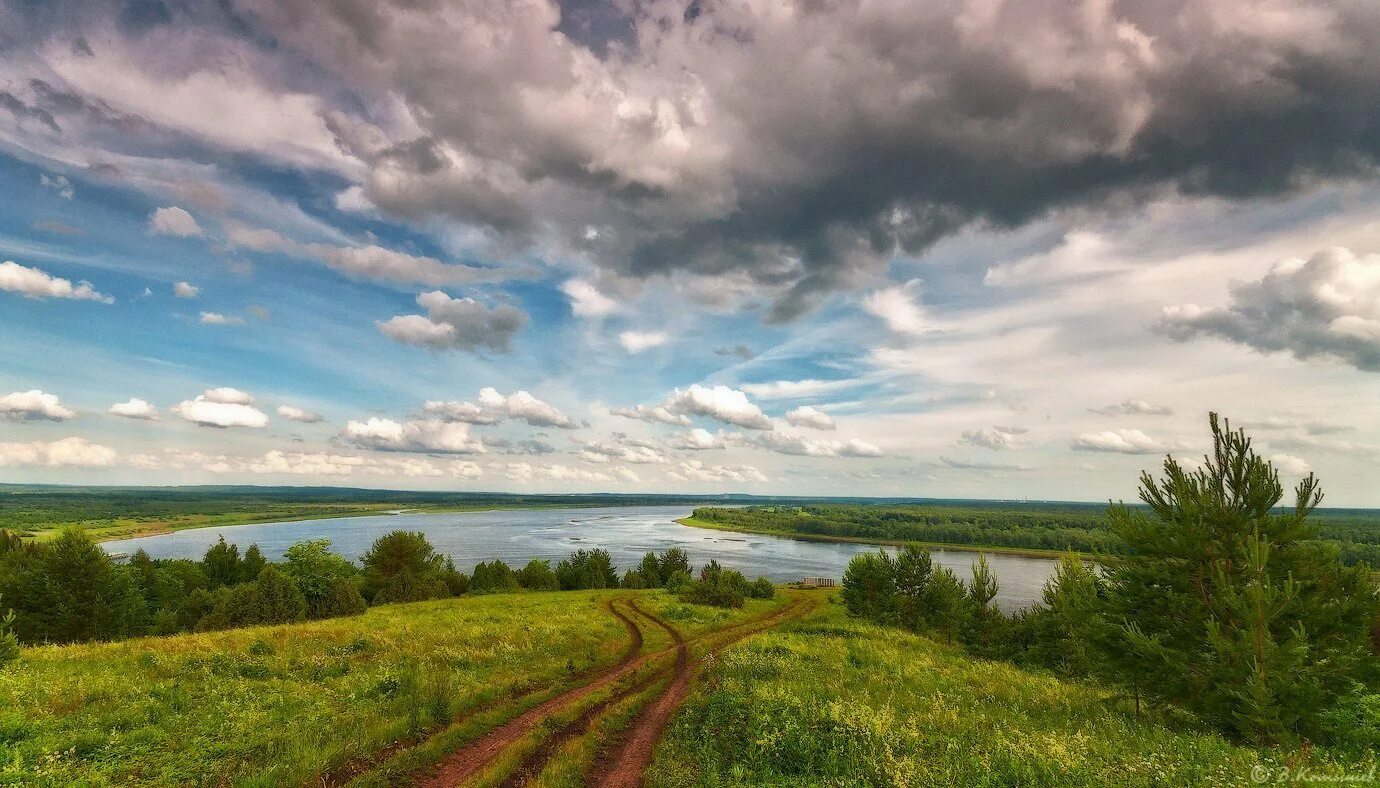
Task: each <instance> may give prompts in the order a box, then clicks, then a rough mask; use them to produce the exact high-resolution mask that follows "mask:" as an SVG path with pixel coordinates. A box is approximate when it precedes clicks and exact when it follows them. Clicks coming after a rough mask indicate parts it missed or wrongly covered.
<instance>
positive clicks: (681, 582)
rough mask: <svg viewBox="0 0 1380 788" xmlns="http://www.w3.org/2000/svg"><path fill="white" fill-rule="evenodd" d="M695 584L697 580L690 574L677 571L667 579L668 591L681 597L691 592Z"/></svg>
mask: <svg viewBox="0 0 1380 788" xmlns="http://www.w3.org/2000/svg"><path fill="white" fill-rule="evenodd" d="M694 582H695V578H693V577H691V576H690V572H688V571H684V570H677V571H675V572H673V573H672V574H671V576H670V577H668V578H666V590H667V591H670V592H671V593H672V594H676V595H680V594H684V593H685V592H686V591H688V590H690V586H691V585H693V584H694Z"/></svg>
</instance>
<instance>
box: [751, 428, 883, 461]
mask: <svg viewBox="0 0 1380 788" xmlns="http://www.w3.org/2000/svg"><path fill="white" fill-rule="evenodd" d="M754 442H755V443H756V444H757V445H758V446H761V447H762V448H764V449H769V450H771V451H774V452H776V453H778V454H789V455H793V456H797V457H881V456H883V452H882V450H881V449H880V448H879V447H877V446H876V445H874V444H871V443H868V442H867V441H863V440H859V439H857V438H850V439H848V440H846V441H837V440H828V439H825V438H809V437H806V436H804V435H786V434H783V433H780V432H767V433H762V434H761V435H758V436H757V437H756V439H755V441H754Z"/></svg>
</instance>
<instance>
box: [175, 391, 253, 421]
mask: <svg viewBox="0 0 1380 788" xmlns="http://www.w3.org/2000/svg"><path fill="white" fill-rule="evenodd" d="M172 411H173V413H176V414H177V415H179V416H181V417H182V418H184V419H186V420H187V421H190V422H192V423H193V424H199V425H202V426H205V427H222V428H224V427H247V428H250V429H263V428H264V427H267V426H268V415H267V414H265V413H264V412H263V411H261V410H259V409H258V408H256V407H254V398H253V397H252V396H250V395H249V394H248V393H246V392H244V391H240V390H239V389H235V388H230V387H228V386H223V387H221V388H214V389H207V390H206V391H204V392H202V393H200V394H198V395H197V396H196V398H195V399H190V400H184V401H182V402H180V403H178V404H177V405H176V406H175V407H174V408H173V409H172Z"/></svg>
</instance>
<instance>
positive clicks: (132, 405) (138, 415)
mask: <svg viewBox="0 0 1380 788" xmlns="http://www.w3.org/2000/svg"><path fill="white" fill-rule="evenodd" d="M106 413H109V414H110V415H112V416H123V417H124V418H126V419H138V420H141V421H155V420H157V418H158V408H155V407H154V406H153V405H152V404H150V403H148V402H146V401H144V400H141V399H139V398H137V397H136V398H134V399H131V400H129V401H128V402H117V403H115V404H114V405H111V406H110V408H109V409H108V410H106Z"/></svg>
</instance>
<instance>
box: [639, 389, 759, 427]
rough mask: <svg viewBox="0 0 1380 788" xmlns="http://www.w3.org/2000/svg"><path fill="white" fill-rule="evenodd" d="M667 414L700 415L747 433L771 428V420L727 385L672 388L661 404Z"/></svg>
mask: <svg viewBox="0 0 1380 788" xmlns="http://www.w3.org/2000/svg"><path fill="white" fill-rule="evenodd" d="M661 407H663V408H665V409H666V410H667V411H669V412H671V413H680V414H684V415H692V416H704V417H706V418H711V419H714V420H715V421H722V422H723V423H725V424H732V425H735V426H738V427H746V428H747V429H751V430H770V429H772V423H771V419H769V418H767V415H766V414H765V413H763V412H762V409H761V408H759V407H757V406H756V405H754V404H753V403H752V401H751V400H749V399H748V397H747V395H746V394H744V393H743V392H741V391H738V390H737V389H731V388H729V387H728V386H714V387H713V388H710V387H707V386H701V385H700V384H698V383H695V384H693V385H691V386H690V388H688V389H676V390H675V391H673V392H671V396H670V397H668V398H667V399H666V401H665V402H663V403H662V404H661Z"/></svg>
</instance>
